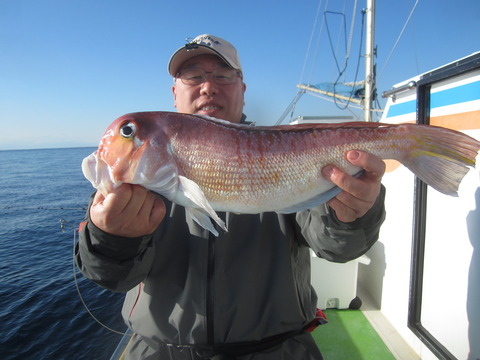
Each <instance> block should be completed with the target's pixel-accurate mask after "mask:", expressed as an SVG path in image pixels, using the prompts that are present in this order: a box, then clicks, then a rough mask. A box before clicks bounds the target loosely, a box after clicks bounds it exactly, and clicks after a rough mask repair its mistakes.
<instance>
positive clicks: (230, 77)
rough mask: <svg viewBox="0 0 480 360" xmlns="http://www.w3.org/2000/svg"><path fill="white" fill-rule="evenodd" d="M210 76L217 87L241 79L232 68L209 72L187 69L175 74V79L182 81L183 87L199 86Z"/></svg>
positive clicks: (238, 72)
mask: <svg viewBox="0 0 480 360" xmlns="http://www.w3.org/2000/svg"><path fill="white" fill-rule="evenodd" d="M207 75H210V76H211V78H212V79H213V81H215V83H217V84H219V85H229V84H233V83H234V82H235V80H236V79H237V77H242V73H241V72H240V71H238V70H235V69H232V68H219V69H215V70H213V71H211V72H206V71H204V70H202V69H188V70H185V71H182V72H180V73H178V74H177V76H176V77H175V78H176V79H180V80H182V82H183V83H184V84H185V85H200V84H203V83H204V82H205V81H206V80H207Z"/></svg>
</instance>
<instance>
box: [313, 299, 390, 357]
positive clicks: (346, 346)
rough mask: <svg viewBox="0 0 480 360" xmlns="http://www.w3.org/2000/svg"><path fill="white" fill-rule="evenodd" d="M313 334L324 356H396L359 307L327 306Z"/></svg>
mask: <svg viewBox="0 0 480 360" xmlns="http://www.w3.org/2000/svg"><path fill="white" fill-rule="evenodd" d="M325 314H326V315H327V318H328V324H325V325H321V326H319V327H318V328H317V329H316V330H315V331H314V332H313V334H312V335H313V337H314V338H315V341H316V342H317V344H318V347H319V349H320V351H321V352H322V355H323V358H324V359H325V360H362V359H365V360H395V357H394V356H393V355H392V353H391V352H390V350H388V348H387V346H386V345H385V343H384V342H383V340H382V339H381V338H380V336H378V334H377V333H376V332H375V330H374V329H373V328H372V326H371V325H370V323H369V322H368V320H367V319H366V318H365V315H363V314H362V312H361V311H360V310H336V309H327V310H326V311H325Z"/></svg>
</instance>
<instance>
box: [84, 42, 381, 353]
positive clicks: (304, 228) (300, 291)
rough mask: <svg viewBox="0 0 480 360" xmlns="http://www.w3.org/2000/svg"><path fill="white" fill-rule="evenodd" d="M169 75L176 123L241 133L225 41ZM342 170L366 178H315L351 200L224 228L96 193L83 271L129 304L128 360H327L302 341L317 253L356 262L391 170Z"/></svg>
mask: <svg viewBox="0 0 480 360" xmlns="http://www.w3.org/2000/svg"><path fill="white" fill-rule="evenodd" d="M169 73H170V74H171V75H172V76H173V77H174V85H173V87H172V91H173V98H174V103H175V107H176V108H177V110H178V112H179V113H186V114H200V115H205V116H209V117H213V118H217V119H223V120H226V121H228V122H231V123H245V115H244V114H243V106H244V93H245V90H246V85H245V83H244V82H243V74H242V68H241V65H240V61H239V58H238V55H237V51H236V50H235V48H234V47H233V46H232V45H231V44H230V43H228V42H227V41H225V40H223V39H220V38H217V37H215V36H212V35H200V36H198V37H196V38H195V39H194V40H193V41H191V42H189V43H188V44H186V45H185V46H183V47H181V48H180V49H178V50H177V51H176V52H175V53H174V54H173V56H172V57H171V59H170V63H169ZM136 130H137V129H136V128H135V127H133V126H131V127H128V128H124V130H123V131H124V135H125V136H126V137H128V135H129V134H130V132H131V131H136ZM198 131H201V129H198ZM218 141H221V139H220V140H218ZM214 142H215V141H213V145H214ZM213 145H212V146H213ZM212 149H213V150H212V151H215V150H214V147H213V148H212ZM346 158H347V160H348V162H349V163H351V164H353V165H355V166H356V167H358V168H361V169H363V170H364V172H363V173H362V174H361V175H360V176H356V177H355V176H351V175H349V174H348V173H346V172H344V171H342V170H341V169H340V168H338V167H336V166H334V165H327V166H325V167H323V170H322V172H321V175H319V176H323V177H324V178H326V179H327V180H329V181H330V182H332V183H333V184H335V185H337V186H338V188H340V189H341V190H343V191H342V192H340V193H339V194H338V195H336V196H335V197H334V198H332V199H331V200H329V201H328V203H327V204H323V205H320V206H315V207H313V208H311V209H299V211H296V212H294V213H287V212H285V213H280V212H273V211H271V212H264V213H260V214H251V213H244V214H237V213H234V212H229V211H226V212H225V211H223V212H222V211H219V212H218V217H219V220H218V221H217V220H216V221H217V224H220V223H222V224H223V223H224V224H225V227H222V226H220V228H215V227H214V226H213V225H208V226H211V227H208V226H202V223H203V222H202V221H203V220H202V217H201V216H200V215H199V216H198V217H195V216H190V213H189V212H188V209H187V210H186V209H185V208H184V207H183V206H180V205H178V204H175V202H176V201H173V202H172V201H169V200H166V199H163V198H160V197H158V196H157V195H156V194H155V193H154V192H153V191H149V190H147V188H146V187H144V186H141V185H133V184H129V183H123V184H121V185H119V186H116V187H113V188H109V189H108V191H105V193H103V194H102V192H101V191H98V192H97V193H96V195H95V197H94V198H93V200H92V203H91V206H90V208H89V211H88V213H87V221H86V223H84V224H83V226H82V227H81V231H80V241H79V245H78V248H77V263H78V265H79V267H80V269H81V270H82V272H83V273H84V274H85V276H87V277H88V278H90V279H92V280H93V281H95V282H97V283H98V284H100V285H101V286H104V287H106V288H108V289H111V290H114V291H121V292H128V293H127V296H126V300H125V304H124V307H123V311H122V313H123V316H124V318H125V321H126V323H127V325H128V326H129V327H130V328H131V329H132V331H133V333H134V335H133V337H132V340H131V342H130V343H129V345H128V348H127V350H126V354H125V359H192V360H194V359H216V360H221V359H223V360H226V359H242V360H247V359H252V360H254V359H255V360H256V359H258V360H278V359H292V360H302V359H305V360H313V359H322V356H321V354H320V351H319V350H318V349H317V346H316V344H315V342H314V340H313V338H312V336H311V335H310V333H309V332H308V331H307V330H306V329H308V328H310V327H311V326H312V324H314V322H315V316H316V301H317V297H316V294H315V292H314V290H313V288H312V287H311V285H310V249H313V251H314V252H315V253H316V254H317V255H318V256H320V257H323V258H325V259H327V260H330V261H337V262H345V261H348V260H352V259H354V258H357V257H358V256H360V255H362V254H363V253H365V252H366V251H367V250H368V249H369V248H370V247H371V246H372V245H373V244H374V242H375V241H376V240H377V238H378V232H379V229H380V226H381V223H382V222H383V219H384V217H385V210H384V205H383V201H384V188H383V187H382V185H381V183H380V180H381V178H382V176H383V173H384V171H385V165H384V162H383V161H382V160H381V159H380V158H379V157H377V156H374V155H371V154H369V153H367V152H362V151H356V150H353V151H349V152H347V154H346ZM188 184H189V183H188V182H187V183H185V184H183V185H182V186H187V185H188ZM215 210H217V209H215ZM240 212H241V211H240ZM213 213H215V212H214V211H213ZM209 214H210V213H209ZM192 218H193V220H192ZM221 228H224V229H228V231H224V230H222V229H221ZM206 229H207V230H206ZM214 233H215V234H216V235H218V236H214Z"/></svg>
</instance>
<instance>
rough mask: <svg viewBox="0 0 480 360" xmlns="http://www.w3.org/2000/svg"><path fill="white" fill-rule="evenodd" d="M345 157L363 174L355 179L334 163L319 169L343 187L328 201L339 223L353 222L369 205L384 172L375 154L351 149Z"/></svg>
mask: <svg viewBox="0 0 480 360" xmlns="http://www.w3.org/2000/svg"><path fill="white" fill-rule="evenodd" d="M347 160H348V161H349V162H350V163H351V164H353V165H355V166H359V167H361V168H363V169H364V173H363V174H362V175H361V176H360V177H358V178H356V177H353V176H351V175H349V174H347V173H345V172H343V171H342V170H341V169H339V168H337V167H336V166H333V165H327V166H325V167H324V168H323V169H322V174H323V176H324V177H325V178H326V179H328V180H330V181H331V182H333V183H334V184H335V185H337V186H338V187H339V188H340V189H342V190H343V191H342V192H341V193H340V194H338V195H337V196H336V197H334V198H333V199H331V200H329V201H328V202H327V204H328V205H329V206H330V207H331V208H332V209H333V210H334V211H335V214H336V215H337V218H338V219H339V220H340V221H342V222H352V221H355V220H356V219H358V218H360V217H362V216H363V215H365V214H366V213H367V212H368V210H370V209H371V208H372V206H373V205H374V204H375V201H376V200H377V197H378V194H379V193H380V188H381V183H380V181H381V180H382V177H383V174H384V173H385V163H384V162H383V160H382V159H380V158H379V157H377V156H375V155H372V154H369V153H366V152H363V151H357V150H353V151H349V152H348V153H347Z"/></svg>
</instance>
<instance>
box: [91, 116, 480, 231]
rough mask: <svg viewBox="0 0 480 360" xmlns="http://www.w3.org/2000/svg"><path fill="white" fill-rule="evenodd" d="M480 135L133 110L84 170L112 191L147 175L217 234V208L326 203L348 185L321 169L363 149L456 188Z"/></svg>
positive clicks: (285, 209) (291, 208)
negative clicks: (247, 121) (258, 122)
mask: <svg viewBox="0 0 480 360" xmlns="http://www.w3.org/2000/svg"><path fill="white" fill-rule="evenodd" d="M479 149H480V142H478V141H477V140H475V139H473V138H471V137H469V136H467V135H465V134H463V133H460V132H457V131H453V130H449V129H445V128H441V127H434V126H426V125H415V124H400V125H389V124H381V123H366V122H357V123H343V124H308V125H305V124H302V125H284V126H272V127H263V126H258V127H253V126H248V125H238V124H232V123H229V122H225V121H222V120H215V119H212V118H205V117H201V116H196V115H186V114H179V113H169V112H143V113H132V114H127V115H124V116H122V117H120V118H118V119H117V120H115V121H114V122H113V123H112V124H111V125H110V126H109V127H108V129H107V130H106V132H105V135H104V136H103V138H102V139H101V143H100V146H99V148H98V150H97V151H96V152H94V153H93V154H91V155H90V156H88V157H87V158H85V159H84V161H83V164H82V169H83V172H84V174H85V177H86V178H87V179H88V180H90V182H91V183H92V184H93V186H94V187H95V188H97V189H98V190H99V191H100V192H102V193H103V194H107V193H108V192H109V191H110V190H111V189H112V188H115V187H116V186H119V185H120V184H122V183H131V184H140V185H143V186H144V187H146V188H147V189H150V190H152V191H154V192H156V193H158V194H160V195H163V196H165V197H166V198H167V199H169V200H171V201H173V202H175V203H177V204H180V205H183V206H185V207H186V209H187V214H188V216H191V217H192V218H193V219H194V220H195V221H196V222H197V223H199V224H200V225H201V226H203V227H204V228H205V229H208V230H210V231H211V232H212V233H214V234H218V233H217V231H216V230H215V228H214V227H213V225H212V223H211V221H210V219H209V217H211V218H212V219H213V220H214V221H215V222H216V223H217V224H219V225H220V226H221V227H222V228H223V229H225V225H224V224H223V222H222V220H221V219H220V218H219V217H218V216H217V214H216V211H231V212H235V213H250V214H252V213H260V212H265V211H276V212H279V213H291V212H296V211H300V210H304V209H308V208H312V207H314V206H318V205H320V204H322V203H324V202H326V201H328V200H329V199H330V198H332V197H333V196H335V195H336V194H338V193H339V192H340V190H339V189H338V188H336V187H334V185H333V184H332V183H331V182H329V181H327V180H325V179H324V178H323V176H322V175H321V169H322V168H323V167H324V166H325V165H327V164H335V165H336V166H339V167H340V168H342V169H344V170H345V171H347V172H348V173H349V174H352V175H354V174H357V173H359V172H360V171H361V169H359V168H358V167H355V166H353V165H351V164H350V163H349V162H348V161H347V160H346V159H345V153H346V152H347V151H348V150H362V151H367V152H370V153H372V154H375V155H377V156H379V157H381V158H382V159H396V160H398V161H400V162H401V163H403V164H404V165H405V166H406V167H407V168H409V169H410V170H411V171H412V172H413V173H415V174H416V175H417V176H418V177H419V178H421V179H422V180H423V181H424V182H426V183H427V184H429V185H430V186H432V187H433V188H435V189H437V190H438V191H440V192H442V193H444V194H448V195H455V194H456V192H457V190H458V186H459V184H460V182H461V180H462V178H463V177H464V176H465V174H466V173H467V172H468V167H469V166H472V167H473V166H475V157H476V155H477V152H478V150H479Z"/></svg>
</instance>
